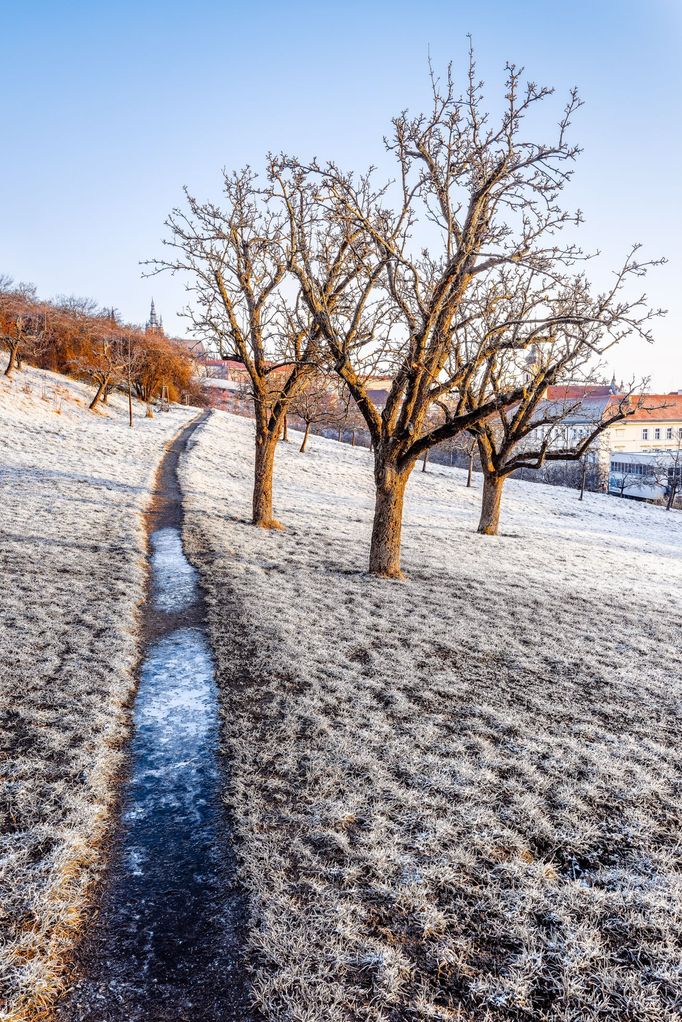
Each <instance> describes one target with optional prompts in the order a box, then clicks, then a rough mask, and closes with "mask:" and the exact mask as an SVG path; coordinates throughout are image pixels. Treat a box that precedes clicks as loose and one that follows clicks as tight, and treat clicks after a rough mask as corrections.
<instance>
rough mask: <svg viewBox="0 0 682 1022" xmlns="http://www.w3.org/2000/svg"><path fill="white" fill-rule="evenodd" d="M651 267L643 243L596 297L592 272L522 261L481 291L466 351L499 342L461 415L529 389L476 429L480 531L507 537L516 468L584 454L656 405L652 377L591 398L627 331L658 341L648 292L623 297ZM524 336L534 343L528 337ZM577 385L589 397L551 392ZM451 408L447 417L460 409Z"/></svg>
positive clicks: (471, 384)
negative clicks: (510, 483)
mask: <svg viewBox="0 0 682 1022" xmlns="http://www.w3.org/2000/svg"><path fill="white" fill-rule="evenodd" d="M647 268H648V267H647V265H646V264H643V263H641V262H639V261H638V260H637V247H635V248H633V249H632V251H631V252H630V253H629V254H628V256H627V258H626V260H625V262H624V264H623V266H622V267H621V269H620V271H619V272H618V273H617V274H616V275H615V277H614V280H613V283H612V285H611V287H610V288H609V289H608V290H607V291H605V292H602V293H599V294H596V295H592V292H591V289H590V287H589V285H588V282H587V281H586V279H585V277H584V276H582V275H580V276H576V277H574V278H570V277H568V276H562V278H561V279H560V280H559V281H556V280H552V279H551V278H550V277H549V276H548V275H547V274H546V273H536V272H533V273H530V274H526V273H519V272H518V271H517V269H516V268H515V267H514V268H510V269H505V270H501V271H500V272H499V273H498V274H497V275H496V276H495V277H493V278H492V279H491V280H490V281H486V284H485V287H483V288H480V289H479V293H478V294H477V295H476V301H477V303H478V311H477V315H476V316H473V317H471V319H470V320H469V321H468V322H467V323H465V324H464V325H463V327H462V337H461V344H462V347H463V348H464V350H466V351H470V350H473V351H477V350H479V349H480V347H481V345H482V344H484V343H485V339H486V338H487V337H490V336H495V337H496V338H497V340H498V349H497V350H496V351H495V352H494V353H493V354H491V355H490V357H489V358H488V360H487V362H486V365H485V368H484V371H483V372H481V373H479V374H478V375H476V376H474V377H471V378H470V379H469V380H467V381H466V383H463V384H462V385H461V386H460V387H459V389H458V391H457V393H456V395H455V396H454V414H455V415H457V414H461V412H462V411H466V410H467V409H469V408H471V409H474V408H478V407H480V406H481V405H482V404H484V403H487V402H489V401H490V400H491V398H493V399H494V398H495V397H496V396H500V397H504V395H506V394H508V393H509V392H510V390H512V389H513V388H514V387H517V386H519V385H521V386H522V388H523V394H522V396H521V397H520V398H519V400H518V401H516V402H515V403H514V404H512V405H508V404H506V403H504V402H502V401H501V402H500V406H499V408H498V409H497V411H496V412H495V413H494V414H493V415H491V416H490V417H489V418H487V419H485V420H482V421H479V422H478V423H476V424H475V425H473V426H472V427H470V429H469V433H470V434H471V435H472V436H473V437H475V438H476V441H477V445H478V453H479V460H480V464H481V470H482V472H483V500H482V508H481V518H480V522H479V526H478V531H479V532H481V533H483V534H486V535H496V534H497V531H498V526H499V518H500V505H501V499H502V489H503V485H504V482H505V480H506V479H507V478H508V477H509V476H510V475H511V474H512V473H513V472H515V471H517V470H518V469H539V468H541V467H542V466H543V465H544V464H546V463H547V462H555V461H565V462H570V461H578V460H580V459H581V458H582V457H583V456H584V455H585V454H586V452H587V451H588V450H589V449H590V448H591V447H592V445H593V444H594V443H595V441H596V440H597V438H598V437H600V436H601V435H602V434H603V433H604V432H605V431H606V430H607V429H608V428H609V427H610V426H612V425H613V424H614V423H616V422H618V421H620V420H622V419H625V418H628V417H629V416H631V415H633V414H634V413H635V412H636V411H637V410H638V409H640V408H643V407H647V403H646V399H645V398H644V397H642V396H641V394H642V391H643V390H645V388H646V383H647V381H646V380H643V381H640V383H639V385H635V383H634V382H633V383H632V384H631V385H630V387H629V388H628V389H627V390H625V391H623V392H622V393H621V394H620V395H618V397H615V396H614V397H612V398H610V399H609V400H608V401H602V402H601V403H596V404H594V403H592V405H590V402H589V400H588V396H587V394H588V392H589V385H590V384H591V383H594V382H595V380H596V379H597V378H598V377H599V373H600V368H601V364H602V363H601V360H602V359H603V357H604V356H605V355H606V354H607V352H608V351H609V350H610V349H611V348H612V347H613V346H614V345H616V344H617V343H618V342H619V341H620V340H621V339H622V338H623V337H624V336H625V335H627V334H628V333H633V332H634V333H637V334H638V335H639V336H640V337H642V338H643V339H645V340H650V339H651V334H650V324H651V321H652V319H653V318H654V316H655V315H656V314H657V313H655V312H654V311H652V310H650V309H649V308H648V307H647V305H646V301H645V297H644V296H643V295H637V294H636V295H635V296H634V297H633V298H631V299H630V300H629V301H626V300H623V299H621V298H620V295H621V292H622V290H623V288H624V285H625V283H626V281H627V280H628V279H629V278H632V277H639V276H641V275H642V274H643V273H644V272H645V271H646V269H647ZM520 339H525V341H526V343H523V344H519V343H518V341H519V340H520ZM505 341H508V342H509V343H508V344H505ZM529 341H530V342H532V343H531V344H528V343H527V342H529ZM569 382H572V383H576V382H579V383H580V385H581V387H582V389H583V391H584V394H583V395H582V396H581V397H579V398H577V399H571V398H570V397H569V396H568V395H569V394H570V391H569V390H568V389H566V390H565V395H564V396H563V397H558V398H555V399H554V400H548V399H547V393H548V388H550V387H553V386H556V385H558V384H567V383H569ZM579 389H580V388H579ZM636 391H639V394H640V396H639V397H635V392H636ZM444 408H445V413H446V417H447V416H448V415H451V414H453V412H452V411H451V409H450V408H449V407H448V406H447V405H444ZM578 413H580V415H581V426H580V429H579V430H577V431H576V433H579V434H580V435H576V436H575V437H574V438H573V439H574V440H575V442H573V443H569V442H567V436H568V432H567V429H568V427H567V423H568V422H569V421H570V420H571V419H572V418H574V417H575V416H576V414H578Z"/></svg>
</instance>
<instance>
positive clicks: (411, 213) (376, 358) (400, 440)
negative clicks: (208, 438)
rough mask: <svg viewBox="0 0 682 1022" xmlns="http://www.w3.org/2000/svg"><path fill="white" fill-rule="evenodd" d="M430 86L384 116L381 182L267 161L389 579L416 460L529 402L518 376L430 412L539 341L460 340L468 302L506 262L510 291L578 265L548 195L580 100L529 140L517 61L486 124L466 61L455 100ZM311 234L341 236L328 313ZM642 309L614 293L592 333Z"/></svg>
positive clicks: (472, 305) (532, 335)
mask: <svg viewBox="0 0 682 1022" xmlns="http://www.w3.org/2000/svg"><path fill="white" fill-rule="evenodd" d="M432 87H433V103H432V107H431V109H430V111H429V112H428V113H426V114H421V115H417V116H409V115H408V114H407V113H403V114H401V115H400V116H399V117H397V118H396V119H395V120H394V122H393V132H392V135H391V137H390V138H389V139H388V140H387V141H386V147H387V150H388V153H389V154H390V155H391V156H393V157H394V158H395V162H396V178H395V181H394V182H392V183H389V184H387V185H385V186H377V185H375V184H374V180H375V175H374V174H373V173H372V172H368V173H367V174H365V175H363V176H357V175H355V174H351V173H344V172H342V171H341V170H340V169H339V168H338V167H337V166H336V165H334V164H326V165H320V164H318V163H317V162H313V163H311V164H309V165H306V166H304V165H302V164H301V163H300V162H298V161H296V160H295V159H292V158H290V157H285V156H282V157H279V158H275V159H272V161H271V166H270V177H271V181H272V187H273V192H274V193H275V194H277V195H279V196H280V198H281V200H282V201H283V203H284V206H285V208H286V210H287V213H288V216H289V218H290V222H291V225H292V233H293V232H295V235H296V245H295V251H294V252H293V258H292V270H293V273H294V274H295V275H296V277H297V279H298V281H299V283H300V287H301V293H302V295H303V298H304V300H305V302H306V304H307V306H308V309H309V310H310V314H311V316H312V318H313V321H314V324H315V326H316V328H317V329H318V331H319V333H320V335H321V337H322V338H323V339H324V343H325V346H326V348H327V351H328V354H329V357H330V359H331V362H332V364H333V366H334V368H335V370H336V372H337V373H338V374H339V376H340V377H341V378H342V379H343V381H344V382H345V384H346V386H347V387H348V389H349V391H350V392H351V394H352V395H353V398H354V400H355V402H356V403H357V406H358V408H359V410H360V412H361V413H362V415H363V417H364V419H365V421H366V423H367V427H368V429H369V432H370V434H371V438H372V445H373V450H374V478H375V484H376V498H375V510H374V524H373V530H372V541H371V549H370V557H369V568H370V571H371V572H373V573H375V574H378V575H383V576H388V577H400V575H401V570H400V542H401V526H402V508H403V498H404V493H405V487H406V484H407V481H408V479H409V477H410V473H411V471H412V469H413V467H414V465H415V462H416V460H417V458H418V457H419V456H420V455H422V454H424V452H426V451H427V450H428V449H429V448H431V447H433V446H434V445H435V444H438V443H440V442H442V441H444V440H448V439H450V438H451V437H453V436H456V435H457V434H458V433H460V432H461V431H463V430H466V429H469V428H471V427H473V426H475V425H476V424H478V423H482V422H485V421H486V419H487V418H489V417H490V416H491V415H493V414H494V413H495V412H497V411H498V410H499V409H500V408H504V407H512V406H513V405H515V404H517V403H518V402H519V401H520V400H522V399H523V397H524V394H525V383H524V382H523V381H521V382H519V383H517V384H512V385H511V386H510V388H509V389H508V390H500V389H494V390H492V391H490V390H489V389H486V387H485V386H483V387H481V386H477V387H476V393H477V394H479V396H480V400H479V401H478V403H477V404H475V405H473V404H471V403H470V404H469V406H468V407H466V408H465V407H463V406H462V404H461V402H458V401H455V402H454V407H455V408H456V411H454V412H453V411H452V410H451V411H449V412H448V414H447V416H446V417H445V421H441V422H440V423H439V424H437V425H433V424H431V422H430V421H429V410H430V409H431V407H432V405H433V403H434V402H444V403H445V404H446V406H447V407H449V408H450V409H452V407H453V402H452V400H451V396H452V395H453V393H454V394H459V393H461V392H472V391H473V388H472V382H473V381H480V380H481V379H483V380H484V379H485V377H486V373H487V367H488V365H489V364H490V363H491V360H494V358H495V357H496V355H497V354H498V353H499V352H500V351H506V350H509V349H510V348H512V349H515V350H524V349H529V348H530V347H531V346H533V345H538V344H540V343H542V338H540V337H539V336H538V334H539V331H538V330H535V329H534V328H533V327H532V325H531V326H530V327H529V328H528V329H525V330H523V331H521V330H518V331H516V332H513V331H511V332H510V331H509V330H505V331H504V332H502V333H500V332H493V333H489V334H488V333H484V334H482V335H481V343H480V344H478V345H477V346H475V347H472V346H471V344H469V343H467V342H466V338H465V331H464V328H465V326H466V324H467V323H469V322H470V321H471V320H472V319H475V318H476V317H477V316H479V315H480V304H479V302H478V296H480V294H481V292H484V291H485V290H486V286H487V281H488V279H489V278H490V277H491V275H499V273H500V271H501V270H502V269H504V268H505V267H513V268H514V270H515V288H517V289H518V287H519V283H518V281H519V278H523V276H524V274H525V275H538V274H544V275H545V278H546V279H547V280H548V281H550V282H553V284H554V286H555V287H558V288H564V289H570V288H571V287H573V286H574V284H573V282H572V281H571V280H570V279H569V276H568V275H569V273H570V272H572V271H571V269H570V268H571V266H573V265H575V263H576V262H577V261H578V260H581V259H583V258H584V256H583V253H582V252H581V250H580V249H579V248H578V247H576V245H575V244H574V243H572V242H571V241H570V240H569V241H568V242H567V243H566V244H563V245H562V244H560V235H561V231H562V230H563V229H564V228H565V227H568V226H569V225H572V224H573V225H575V224H578V223H579V222H580V220H581V216H580V213H571V212H569V211H567V210H565V209H563V208H562V206H561V205H560V203H559V199H560V195H561V191H562V188H563V187H564V185H565V183H566V182H567V181H568V179H569V177H570V173H571V171H570V167H571V165H572V163H573V161H574V159H575V157H576V156H577V154H578V149H577V147H576V146H575V145H573V144H572V143H570V142H569V141H568V137H567V136H568V129H569V127H570V122H571V118H572V116H573V113H574V112H575V110H576V109H577V108H578V106H579V105H580V101H579V99H578V96H577V94H576V93H575V92H571V93H570V95H569V98H568V102H567V104H566V106H565V108H564V110H563V113H562V114H561V115H560V117H559V121H558V127H557V130H556V134H555V137H554V138H553V139H551V140H550V141H548V142H537V141H533V135H534V134H535V132H536V131H537V128H535V129H534V128H532V126H531V127H528V129H527V125H528V124H529V121H531V120H532V115H533V113H534V111H535V110H536V108H537V107H538V106H539V105H540V104H542V103H543V101H544V100H546V99H547V98H548V97H549V95H550V93H551V90H550V89H547V88H539V87H537V86H536V85H535V84H533V83H532V82H528V83H526V84H525V85H524V84H523V81H522V73H521V71H520V70H519V69H517V68H515V67H513V66H510V67H508V69H507V82H506V90H505V99H504V109H503V112H502V114H501V116H500V117H499V119H498V121H497V123H496V124H493V123H492V120H491V119H490V117H489V115H488V114H487V113H486V112H485V108H484V102H483V94H482V86H481V84H480V83H479V82H478V81H477V79H476V70H475V65H474V61H473V57H470V62H469V70H468V80H467V82H466V83H465V88H464V91H463V94H461V95H460V94H459V93H458V92H457V91H456V88H455V84H454V81H453V78H452V75H451V73H450V72H448V75H447V78H446V80H445V82H444V83H443V84H441V83H439V82H438V81H437V80H436V79H435V78H434V77H433V76H432ZM320 224H324V228H323V229H321V228H320ZM321 234H322V235H323V236H327V235H328V234H333V235H335V236H337V237H343V238H345V239H346V241H347V248H346V249H345V251H344V252H343V258H344V260H345V262H346V265H347V271H348V273H349V274H350V273H351V272H352V273H354V276H353V281H352V285H351V286H350V287H349V288H347V289H346V292H345V294H344V300H343V301H342V302H338V303H336V305H335V307H333V308H331V307H330V305H329V303H328V301H327V296H326V293H325V289H324V287H323V281H324V277H323V274H322V272H321V269H322V268H323V266H324V261H323V260H321V259H320V258H319V256H318V252H317V246H318V244H319V238H320V236H321ZM633 272H637V271H636V270H635V269H634V268H633ZM624 283H625V278H623V279H622V280H621V285H623V284H624ZM574 306H575V307H574V309H573V315H574V317H575V318H576V320H577V321H579V320H580V318H581V317H582V316H583V315H586V316H588V317H593V316H594V310H595V303H594V302H590V303H589V307H588V308H587V309H586V311H585V312H583V310H582V309H581V307H580V302H579V301H576V302H575V303H574ZM640 313H641V309H639V308H638V307H634V308H633V306H632V305H630V304H628V303H623V302H622V301H621V298H620V287H619V288H616V289H615V291H614V293H613V295H612V297H611V299H610V301H609V302H608V303H606V305H604V306H603V307H602V308H601V311H600V319H601V326H602V328H603V329H604V330H607V331H608V330H612V331H613V330H615V324H616V322H617V321H619V320H626V319H627V318H628V316H630V317H631V318H633V319H634V320H637V319H638V318H639V316H640ZM544 318H545V319H546V318H547V317H546V316H545V317H544ZM546 325H547V324H545V326H546ZM377 368H380V369H381V370H382V371H383V372H385V373H390V374H392V376H393V384H392V387H391V390H390V393H389V394H388V398H387V400H386V403H385V405H384V407H383V409H380V408H379V407H378V406H377V405H376V404H375V403H374V402H373V401H372V398H371V395H370V393H369V387H368V385H367V381H368V378H369V377H371V373H372V371H376V369H377Z"/></svg>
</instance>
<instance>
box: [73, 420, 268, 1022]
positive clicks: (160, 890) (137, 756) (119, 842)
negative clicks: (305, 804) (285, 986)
mask: <svg viewBox="0 0 682 1022" xmlns="http://www.w3.org/2000/svg"><path fill="white" fill-rule="evenodd" d="M199 421H201V420H194V421H193V422H191V423H190V424H189V425H188V426H186V427H185V428H184V429H183V430H182V431H181V432H180V434H179V435H178V436H177V437H176V438H175V440H174V441H173V442H172V444H171V445H170V446H169V448H168V450H167V453H166V455H165V457H164V459H163V461H162V463H161V465H160V468H159V471H158V474H157V478H156V485H155V493H154V499H153V503H152V506H151V508H150V510H149V511H148V513H147V528H148V532H149V549H150V558H149V563H150V573H149V586H148V594H147V599H146V601H145V605H144V607H143V610H142V618H141V628H142V639H143V648H142V659H141V662H140V668H139V686H138V690H137V694H136V698H135V703H134V708H133V727H134V730H133V735H132V738H131V743H130V762H129V769H128V773H127V776H126V778H125V780H124V783H123V790H122V795H121V819H120V826H119V827H118V832H117V834H116V836H115V839H114V842H113V847H112V849H111V857H110V867H109V870H108V876H107V880H106V882H105V885H104V890H103V891H102V894H101V899H100V904H99V906H98V911H97V913H96V917H95V918H94V920H93V922H92V923H91V925H90V928H89V931H88V932H87V935H86V937H85V939H84V942H83V945H82V947H81V949H80V951H79V953H78V958H77V961H76V963H75V964H76V975H77V979H76V981H75V983H74V986H73V987H72V989H71V991H70V993H69V994H68V995H67V997H66V999H65V1001H64V1003H63V1004H62V1006H61V1008H60V1010H59V1011H58V1013H57V1018H58V1020H59V1022H86V1020H87V1022H109V1020H112V1022H113V1020H116V1022H123V1020H125V1022H137V1020H143V1019H144V1020H145V1022H171V1020H173V1022H190V1020H192V1022H214V1020H215V1022H217V1020H220V1022H237V1020H239V1022H246V1020H249V1019H254V1015H253V1014H252V1012H251V1011H250V1010H249V1007H248V990H247V983H246V978H245V969H244V963H243V960H242V954H241V949H242V947H243V939H244V920H245V919H246V904H245V899H244V896H243V894H242V892H241V891H240V889H239V886H238V884H237V880H236V861H235V857H234V852H233V845H232V837H231V833H230V826H229V821H228V819H227V816H226V812H225V809H224V806H223V804H222V800H221V792H222V791H223V790H224V784H225V772H226V769H227V766H226V764H225V763H224V761H223V760H222V758H221V755H220V752H219V727H220V718H219V705H218V694H217V689H216V684H215V680H214V668H213V660H212V656H211V650H210V646H209V643H208V638H207V634H206V630H205V614H204V604H203V598H202V593H201V589H200V586H199V581H198V578H197V575H196V572H195V570H194V568H193V567H192V566H191V565H190V564H189V562H188V561H187V559H186V558H185V555H184V553H183V549H182V498H181V494H180V488H179V484H178V478H177V466H178V460H179V457H180V455H181V453H182V451H183V449H184V448H185V446H186V444H187V443H188V441H189V439H190V437H191V435H192V433H193V432H194V430H195V429H196V428H197V425H198V424H199Z"/></svg>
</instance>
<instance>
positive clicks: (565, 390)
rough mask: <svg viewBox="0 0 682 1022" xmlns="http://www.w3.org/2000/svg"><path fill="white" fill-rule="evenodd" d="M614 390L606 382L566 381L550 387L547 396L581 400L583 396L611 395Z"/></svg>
mask: <svg viewBox="0 0 682 1022" xmlns="http://www.w3.org/2000/svg"><path fill="white" fill-rule="evenodd" d="M612 393H613V391H612V390H611V388H610V387H609V386H607V385H606V384H604V385H603V386H602V385H601V384H600V385H598V386H597V385H592V384H577V383H564V384H560V385H559V386H555V387H548V388H547V393H546V394H545V398H546V399H547V400H548V401H579V400H581V399H582V398H586V397H589V398H594V397H611V395H612Z"/></svg>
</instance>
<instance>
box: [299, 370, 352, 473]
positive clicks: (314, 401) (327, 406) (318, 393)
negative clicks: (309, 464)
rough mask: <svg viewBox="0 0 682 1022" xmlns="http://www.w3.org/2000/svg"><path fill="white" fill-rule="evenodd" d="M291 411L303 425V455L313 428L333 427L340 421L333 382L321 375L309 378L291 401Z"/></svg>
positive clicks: (316, 374) (340, 409) (339, 407)
mask: <svg viewBox="0 0 682 1022" xmlns="http://www.w3.org/2000/svg"><path fill="white" fill-rule="evenodd" d="M291 411H292V414H293V415H295V416H297V418H299V419H300V420H301V421H302V422H303V425H304V433H303V440H302V442H301V446H300V452H301V454H303V453H304V452H305V449H306V447H307V444H308V437H309V435H310V430H311V428H312V427H313V426H330V427H333V426H335V425H337V424H338V423H339V421H340V416H341V414H342V407H341V402H340V400H339V396H338V393H337V389H336V387H335V386H334V382H333V381H330V380H329V377H328V376H325V375H323V374H322V373H315V374H314V375H311V376H309V377H308V379H307V380H306V382H305V385H304V387H303V389H302V390H301V391H299V393H298V394H297V395H296V397H295V398H294V399H293V402H292V405H291Z"/></svg>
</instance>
